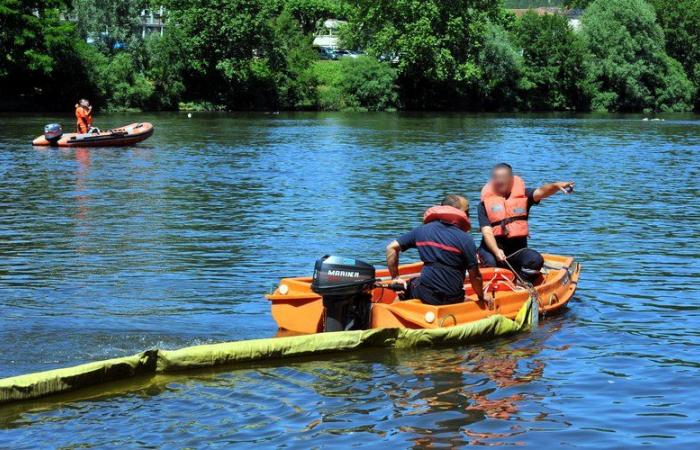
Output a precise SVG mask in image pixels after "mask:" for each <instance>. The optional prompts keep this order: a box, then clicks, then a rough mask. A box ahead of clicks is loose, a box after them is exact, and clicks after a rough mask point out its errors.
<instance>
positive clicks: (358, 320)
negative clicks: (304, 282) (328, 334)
mask: <svg viewBox="0 0 700 450" xmlns="http://www.w3.org/2000/svg"><path fill="white" fill-rule="evenodd" d="M375 282H376V278H375V270H374V266H372V265H370V264H367V263H365V262H362V261H358V260H356V259H352V258H343V257H340V256H329V255H326V256H324V257H323V258H321V259H319V260H318V261H316V267H315V268H314V278H313V282H312V283H311V289H312V290H313V291H314V292H315V293H317V294H319V295H321V297H323V306H324V307H325V311H326V313H325V317H324V319H325V320H324V327H323V331H343V330H364V329H367V328H368V327H369V313H370V309H371V307H372V288H373V287H374V284H375Z"/></svg>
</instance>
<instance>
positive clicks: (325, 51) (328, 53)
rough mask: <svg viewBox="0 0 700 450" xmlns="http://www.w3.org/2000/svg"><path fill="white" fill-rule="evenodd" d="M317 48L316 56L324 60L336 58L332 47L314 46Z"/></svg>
mask: <svg viewBox="0 0 700 450" xmlns="http://www.w3.org/2000/svg"><path fill="white" fill-rule="evenodd" d="M316 50H318V58H319V59H324V60H335V59H338V55H337V54H336V52H335V51H334V50H333V49H332V48H328V47H316Z"/></svg>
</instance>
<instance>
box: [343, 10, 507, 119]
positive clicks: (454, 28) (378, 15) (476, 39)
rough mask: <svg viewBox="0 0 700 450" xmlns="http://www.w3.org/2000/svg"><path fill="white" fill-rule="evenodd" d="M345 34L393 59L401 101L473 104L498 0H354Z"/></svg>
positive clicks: (372, 51)
mask: <svg viewBox="0 0 700 450" xmlns="http://www.w3.org/2000/svg"><path fill="white" fill-rule="evenodd" d="M355 6H356V7H355V9H354V10H353V12H352V15H351V19H350V24H349V29H348V30H347V34H346V36H345V39H346V41H347V43H348V44H349V45H350V46H351V47H355V48H365V49H367V51H368V52H369V53H370V54H372V55H373V56H378V57H379V56H385V57H387V58H391V59H394V58H396V59H397V62H396V68H397V71H398V84H399V86H400V92H401V98H402V100H403V102H404V104H405V105H406V106H408V107H409V108H413V109H424V108H473V107H479V106H480V105H479V103H480V101H479V98H478V95H477V93H478V85H479V83H481V82H483V81H485V78H484V72H483V71H482V70H481V67H480V66H479V51H480V49H481V48H482V47H483V45H484V41H485V39H486V36H487V33H488V31H489V26H490V25H489V24H490V22H491V21H493V22H496V23H497V22H499V21H500V20H501V19H502V14H503V9H502V8H501V7H500V0H455V1H452V2H445V1H441V0H425V1H424V0H395V1H391V2H376V1H371V0H356V4H355Z"/></svg>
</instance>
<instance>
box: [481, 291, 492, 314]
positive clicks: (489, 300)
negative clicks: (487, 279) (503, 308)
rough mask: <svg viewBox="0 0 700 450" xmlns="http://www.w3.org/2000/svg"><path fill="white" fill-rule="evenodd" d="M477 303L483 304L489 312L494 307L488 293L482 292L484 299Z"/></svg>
mask: <svg viewBox="0 0 700 450" xmlns="http://www.w3.org/2000/svg"><path fill="white" fill-rule="evenodd" d="M479 303H484V304H485V305H486V306H487V307H488V308H489V309H490V310H493V309H494V307H495V304H494V302H493V295H491V293H489V292H484V297H483V298H480V299H479Z"/></svg>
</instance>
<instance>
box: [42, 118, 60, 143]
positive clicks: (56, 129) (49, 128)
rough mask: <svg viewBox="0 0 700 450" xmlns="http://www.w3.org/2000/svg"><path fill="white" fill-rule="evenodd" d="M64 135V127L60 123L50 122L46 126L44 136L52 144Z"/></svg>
mask: <svg viewBox="0 0 700 450" xmlns="http://www.w3.org/2000/svg"><path fill="white" fill-rule="evenodd" d="M61 136H63V128H61V124H60V123H50V124H48V125H46V126H45V127H44V137H45V138H46V140H47V141H49V143H51V144H55V143H56V142H58V140H59V139H61Z"/></svg>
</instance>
